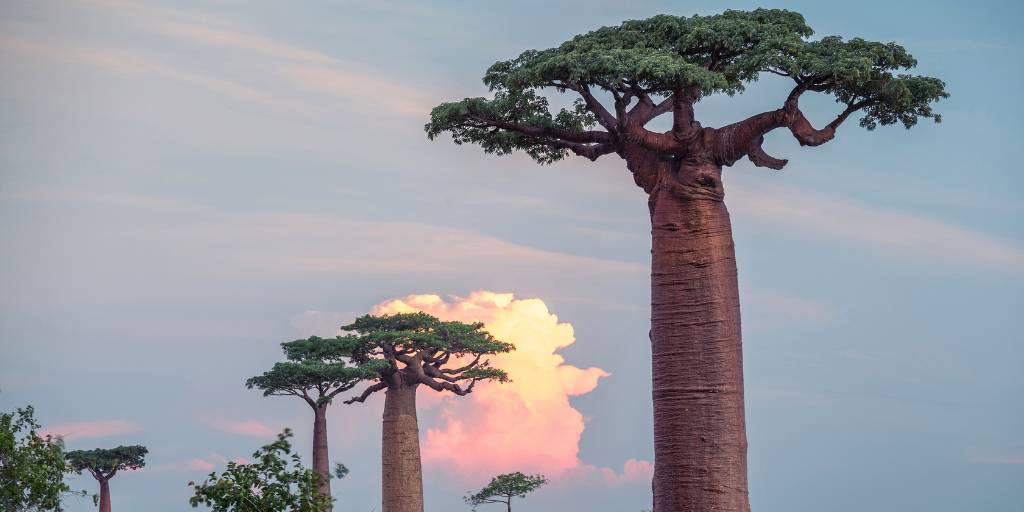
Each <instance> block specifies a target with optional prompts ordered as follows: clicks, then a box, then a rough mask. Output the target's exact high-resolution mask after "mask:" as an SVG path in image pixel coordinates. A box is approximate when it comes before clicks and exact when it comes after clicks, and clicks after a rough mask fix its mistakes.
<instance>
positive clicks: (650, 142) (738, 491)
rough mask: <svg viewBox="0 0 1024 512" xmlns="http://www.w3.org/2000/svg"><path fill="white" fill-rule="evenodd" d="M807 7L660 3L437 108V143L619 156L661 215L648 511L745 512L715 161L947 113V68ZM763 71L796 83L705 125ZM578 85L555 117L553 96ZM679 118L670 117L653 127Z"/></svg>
mask: <svg viewBox="0 0 1024 512" xmlns="http://www.w3.org/2000/svg"><path fill="white" fill-rule="evenodd" d="M812 33H813V31H812V30H811V29H810V27H808V26H807V24H806V23H805V22H804V18H803V16H801V15H800V14H798V13H795V12H789V11H785V10H768V9H758V10H755V11H726V12H724V13H722V14H719V15H714V16H692V17H679V16H670V15H660V16H655V17H652V18H648V19H644V20H637V21H627V22H624V23H622V24H621V25H619V26H614V27H604V28H600V29H598V30H595V31H593V32H589V33H587V34H583V35H579V36H576V37H574V38H572V39H570V40H569V41H566V42H565V43H562V44H561V45H560V46H558V47H555V48H550V49H546V50H529V51H526V52H523V53H522V54H521V55H519V56H518V57H516V58H514V59H512V60H508V61H501V62H497V63H496V64H494V65H493V66H491V67H490V68H489V69H488V70H487V72H486V74H485V75H484V79H483V80H484V83H485V84H486V85H487V86H488V87H490V89H491V91H493V97H491V98H467V99H464V100H462V101H458V102H454V103H444V104H441V105H439V106H437V107H435V108H434V109H433V111H432V112H431V118H430V122H429V123H428V124H427V125H426V131H427V135H428V136H429V137H430V138H432V139H433V138H435V137H437V136H439V135H441V134H442V133H449V134H450V135H451V137H452V139H453V141H454V142H455V143H456V144H463V143H473V144H479V145H480V146H481V147H482V148H483V149H484V151H485V152H487V153H495V154H499V155H503V154H507V153H511V152H513V151H525V152H526V154H528V155H529V156H530V157H532V158H533V159H534V160H536V161H537V162H538V163H540V164H549V163H552V162H555V161H558V160H561V159H563V158H565V157H567V156H569V155H573V154H575V155H578V156H582V157H585V158H587V159H589V160H597V159H598V158H600V157H602V156H604V155H612V154H615V155H618V156H619V157H620V158H622V159H623V160H625V165H626V168H627V169H628V170H629V171H630V172H631V173H632V177H633V179H634V181H635V182H636V184H637V185H638V186H639V187H640V188H642V189H643V191H644V192H645V193H646V194H647V205H648V209H649V211H650V220H651V234H652V244H651V249H652V250H651V330H650V340H651V352H652V358H653V360H652V373H653V382H652V386H653V390H652V391H653V400H654V451H655V469H654V485H653V489H654V510H655V511H656V512H676V511H683V510H685V511H711V510H716V511H737V512H743V511H747V510H749V507H750V505H749V501H748V498H747V462H746V457H747V455H746V453H747V440H746V432H745V419H744V411H743V370H742V351H741V344H740V305H739V290H738V285H737V277H736V258H735V253H734V248H733V238H732V229H731V225H730V221H729V214H728V211H727V210H726V207H725V204H724V198H725V190H724V189H723V187H722V180H721V175H722V168H723V167H729V166H731V165H733V164H735V163H736V162H737V161H739V160H740V159H741V158H743V157H747V158H748V159H749V160H750V161H751V162H752V163H753V164H754V165H755V166H759V167H767V168H769V169H776V170H778V169H782V167H783V166H784V165H786V160H783V159H779V158H775V157H773V156H770V155H769V154H768V153H767V152H766V151H765V150H764V148H763V147H762V144H763V142H764V137H765V136H766V135H767V134H769V133H770V132H772V131H774V130H777V129H785V130H788V131H789V133H791V134H792V135H793V136H794V137H795V138H796V140H797V141H798V142H799V143H800V144H801V145H804V146H818V145H821V144H824V143H826V142H828V141H830V140H832V139H833V138H834V137H835V136H836V130H837V129H838V128H839V126H840V125H842V124H843V122H844V121H846V120H847V119H848V118H849V117H850V116H851V115H853V114H855V113H860V115H861V116H862V117H861V118H860V125H861V126H863V127H865V128H867V129H869V130H873V129H874V128H875V127H877V126H878V125H890V124H895V123H902V124H903V125H904V126H905V127H907V128H910V127H912V126H914V125H915V124H916V123H917V122H918V120H919V119H922V118H930V119H933V120H935V121H936V122H938V121H939V116H938V115H937V114H936V113H934V112H933V110H932V103H934V102H935V101H937V100H939V99H940V98H944V97H946V96H947V94H946V92H945V90H944V88H945V85H944V84H943V82H942V81H941V80H938V79H936V78H931V77H925V76H914V75H910V74H905V73H901V72H902V71H903V70H908V69H910V68H912V67H914V66H915V65H916V61H915V60H914V58H913V57H912V56H911V55H910V54H909V53H907V51H906V50H905V49H904V48H903V47H902V46H900V45H897V44H895V43H878V42H871V41H865V40H864V39H860V38H854V39H849V40H844V39H843V38H841V37H835V36H830V37H824V38H821V39H818V40H810V39H809V38H810V36H811V35H812ZM761 75H777V76H781V77H785V79H788V80H792V82H793V86H792V90H791V91H790V93H789V94H788V96H787V97H786V98H783V99H782V101H781V106H779V107H778V108H772V109H770V110H767V111H765V112H761V113H758V114H755V115H752V116H750V117H748V118H746V119H743V120H740V121H738V122H735V123H732V124H728V125H725V126H721V127H705V126H703V125H702V124H701V123H700V122H699V121H698V120H697V119H696V118H695V116H694V105H695V104H696V103H697V102H699V101H700V100H701V99H704V98H706V97H708V96H711V95H713V94H718V93H725V94H729V95H732V94H736V93H739V92H741V91H743V89H744V86H745V84H747V83H749V82H752V81H754V80H756V79H758V77H759V76H761ZM548 92H558V93H565V92H571V93H574V94H575V96H576V98H575V101H574V103H573V104H572V106H570V107H568V108H562V109H561V110H559V111H558V112H557V113H552V111H551V109H550V108H549V103H548V99H547V97H546V96H544V95H543V94H544V93H548ZM812 93H822V94H828V95H831V96H833V97H834V98H835V99H836V101H837V102H838V103H839V108H838V109H837V110H838V111H839V113H838V115H836V117H835V118H834V119H832V120H831V121H830V122H828V124H826V125H824V127H822V128H820V129H818V128H815V127H814V126H813V125H812V124H811V122H810V121H809V120H808V119H807V117H806V116H805V115H804V113H803V111H801V108H800V100H801V98H803V97H804V96H805V95H807V94H812ZM663 114H671V128H670V129H669V130H667V131H665V132H658V131H654V130H652V129H649V128H647V125H648V124H649V123H651V121H653V120H654V119H656V118H658V117H659V116H661V115H663Z"/></svg>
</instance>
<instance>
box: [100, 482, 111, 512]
mask: <svg viewBox="0 0 1024 512" xmlns="http://www.w3.org/2000/svg"><path fill="white" fill-rule="evenodd" d="M97 480H99V481H100V512H110V480H109V479H103V478H97Z"/></svg>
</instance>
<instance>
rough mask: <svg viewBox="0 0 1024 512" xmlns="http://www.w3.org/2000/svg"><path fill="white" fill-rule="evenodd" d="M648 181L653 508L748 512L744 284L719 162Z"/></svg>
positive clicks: (677, 169) (679, 168) (659, 510)
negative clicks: (739, 281)
mask: <svg viewBox="0 0 1024 512" xmlns="http://www.w3.org/2000/svg"><path fill="white" fill-rule="evenodd" d="M672 167H675V168H674V169H667V170H666V168H662V169H661V170H659V171H656V172H657V173H658V174H659V176H658V181H657V184H656V185H655V186H654V187H653V189H652V190H650V198H649V207H650V212H651V234H652V250H651V333H650V334H651V356H652V364H653V399H654V453H655V464H654V510H655V512H684V511H685V512H711V511H715V512H748V511H749V510H750V504H749V501H748V497H747V439H746V432H745V419H744V410H743V362H742V350H741V345H740V304H739V287H738V284H737V277H736V256H735V252H734V248H733V240H732V227H731V225H730V222H729V213H728V211H727V210H726V208H725V203H724V202H723V198H724V191H723V189H722V184H721V168H720V167H716V166H714V165H710V164H699V163H690V164H688V165H678V166H672Z"/></svg>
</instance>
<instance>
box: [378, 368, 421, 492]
mask: <svg viewBox="0 0 1024 512" xmlns="http://www.w3.org/2000/svg"><path fill="white" fill-rule="evenodd" d="M396 377H397V378H396V380H397V381H398V382H397V383H396V384H394V385H392V386H389V387H388V389H387V391H386V392H385V398H384V420H383V426H382V429H381V430H382V438H383V443H382V450H381V458H382V469H383V471H382V473H383V474H382V475H381V483H382V491H383V499H384V503H383V511H382V512H423V469H422V467H421V466H420V435H419V424H418V422H417V420H416V388H417V386H418V384H407V383H404V382H403V381H402V379H401V377H400V376H396Z"/></svg>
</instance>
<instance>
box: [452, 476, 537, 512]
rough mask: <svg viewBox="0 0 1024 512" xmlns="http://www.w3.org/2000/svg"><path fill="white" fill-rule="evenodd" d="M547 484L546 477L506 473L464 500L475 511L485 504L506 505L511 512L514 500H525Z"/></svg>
mask: <svg viewBox="0 0 1024 512" xmlns="http://www.w3.org/2000/svg"><path fill="white" fill-rule="evenodd" d="M547 482H548V480H547V478H544V475H532V476H531V475H524V474H523V473H520V472H518V471H516V472H515V473H506V474H504V475H498V476H496V477H494V478H492V479H491V482H490V483H489V484H487V485H486V486H484V488H483V489H480V491H478V492H476V493H475V494H471V495H469V496H466V497H465V498H463V499H464V500H465V501H466V503H467V504H469V505H471V506H472V507H473V510H476V508H477V507H478V506H480V505H483V504H485V503H504V504H505V505H506V506H507V507H508V509H509V510H511V509H512V498H525V497H526V495H527V494H529V493H531V492H533V491H535V490H537V489H538V488H540V486H542V485H544V484H546V483H547Z"/></svg>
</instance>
